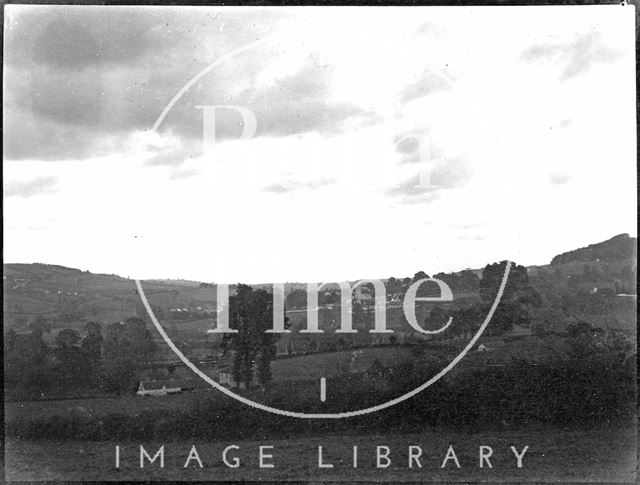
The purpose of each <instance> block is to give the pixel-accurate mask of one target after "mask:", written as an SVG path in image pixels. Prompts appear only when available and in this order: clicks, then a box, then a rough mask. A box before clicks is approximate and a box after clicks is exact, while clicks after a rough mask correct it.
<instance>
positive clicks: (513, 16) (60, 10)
mask: <svg viewBox="0 0 640 485" xmlns="http://www.w3.org/2000/svg"><path fill="white" fill-rule="evenodd" d="M5 12H6V16H5V29H4V32H5V39H4V42H5V43H4V46H5V51H4V93H3V96H4V140H3V141H4V148H3V151H4V153H3V158H4V164H3V174H4V229H5V231H4V251H5V252H4V258H5V261H6V262H44V263H52V264H62V265H65V266H71V267H77V268H80V269H88V270H90V271H94V272H105V273H117V274H121V275H124V276H131V277H139V278H152V277H171V278H187V279H196V280H203V281H216V282H237V281H245V282H266V281H338V280H342V279H355V278H365V277H371V278H376V277H388V276H390V275H396V276H406V275H412V274H413V273H415V272H416V271H418V270H424V271H426V272H428V273H435V272H439V271H443V270H444V271H448V270H460V269H463V268H467V267H482V266H484V265H485V264H486V263H488V262H492V261H496V260H502V259H511V260H515V261H517V262H518V263H520V264H544V263H547V262H548V261H549V260H550V258H551V257H552V256H553V255H555V254H557V253H559V252H562V251H565V250H569V249H573V248H575V247H579V246H583V245H586V244H589V243H593V242H597V241H600V240H603V239H606V238H609V237H611V236H613V235H615V234H618V233H621V232H628V233H631V234H632V235H636V233H637V228H636V165H635V160H636V145H635V62H634V10H633V7H632V6H626V7H621V6H592V7H491V8H489V7H487V8H477V7H476V8H462V7H456V8H434V7H429V8H388V7H387V8H380V9H375V8H366V9H365V8H288V9H280V8H265V9H257V8H250V9H241V8H219V7H215V8H213V7H211V8H200V7H189V8H186V7H178V8H168V7H69V6H46V7H43V6H15V5H8V6H6V7H5ZM214 105H215V106H236V107H241V108H242V109H244V110H247V111H249V112H251V113H253V115H254V116H255V120H256V130H255V134H254V135H253V136H252V137H251V138H248V136H244V137H243V136H242V135H243V134H246V133H245V128H246V125H245V124H244V123H243V118H242V116H241V115H240V113H239V112H238V110H236V109H229V108H226V109H220V110H217V111H216V120H215V121H216V123H215V135H216V143H215V145H213V146H212V147H211V146H210V148H209V149H208V150H206V151H205V150H204V144H203V118H204V109H202V108H198V106H214ZM209 132H210V131H209Z"/></svg>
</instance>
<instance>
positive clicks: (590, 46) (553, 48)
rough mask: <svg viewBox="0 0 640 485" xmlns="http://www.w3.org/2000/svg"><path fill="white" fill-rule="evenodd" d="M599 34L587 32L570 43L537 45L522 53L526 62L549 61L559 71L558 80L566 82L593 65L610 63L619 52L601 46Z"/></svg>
mask: <svg viewBox="0 0 640 485" xmlns="http://www.w3.org/2000/svg"><path fill="white" fill-rule="evenodd" d="M600 37H601V36H600V33H599V32H595V31H592V32H589V33H586V34H583V35H581V36H579V37H577V38H576V39H575V40H573V41H571V42H556V43H538V44H534V45H532V46H530V47H528V48H527V49H526V50H525V51H524V52H523V53H522V56H521V57H522V59H523V60H525V61H527V62H535V63H537V64H540V63H542V62H546V61H550V62H553V63H554V64H556V65H558V66H559V67H560V69H561V73H560V79H561V80H567V79H571V78H573V77H576V76H578V75H580V74H584V73H585V72H587V71H588V70H589V69H590V68H591V67H592V66H593V65H594V64H597V63H610V62H613V61H615V60H616V59H618V58H619V57H620V52H619V51H617V50H613V49H610V48H608V47H606V46H604V45H603V44H602V40H601V38H600Z"/></svg>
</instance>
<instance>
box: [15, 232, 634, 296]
mask: <svg viewBox="0 0 640 485" xmlns="http://www.w3.org/2000/svg"><path fill="white" fill-rule="evenodd" d="M620 236H628V237H629V238H631V239H637V235H632V234H629V233H624V232H623V233H619V234H616V235H614V236H611V237H610V238H607V239H604V240H602V241H596V242H593V243H591V244H600V243H603V242H607V241H610V240H612V239H614V238H617V237H620ZM576 249H581V248H573V249H567V250H565V251H560V252H558V253H556V255H555V256H557V255H560V254H564V253H566V252H571V251H574V250H576ZM502 261H505V260H498V261H492V262H487V263H486V264H485V265H484V266H481V267H477V268H463V269H458V270H452V271H435V272H431V271H429V270H428V269H418V270H416V272H417V271H425V273H427V275H429V276H431V277H433V276H434V275H435V274H438V273H461V272H462V271H482V270H483V269H484V268H485V267H486V266H487V265H489V264H495V263H500V262H502ZM512 262H513V263H515V264H518V265H519V266H524V267H525V268H527V269H529V268H532V267H542V266H550V265H551V261H549V262H548V263H536V264H529V263H527V262H524V263H523V262H518V261H512ZM12 264H15V265H18V264H20V265H42V266H57V267H60V268H64V269H70V270H76V271H82V272H89V273H90V274H94V275H104V276H115V277H118V278H123V279H128V280H132V281H133V280H135V279H138V280H140V281H141V282H145V281H156V282H163V281H185V282H190V283H206V284H214V285H217V284H226V285H230V286H233V285H238V284H246V285H249V286H259V285H270V284H290V285H296V284H307V283H313V281H261V282H240V281H238V282H234V283H232V282H229V281H222V282H219V281H201V280H192V279H188V278H163V277H151V278H132V277H130V276H125V275H122V274H117V273H105V272H94V271H90V270H88V269H81V268H74V267H71V266H65V265H62V264H56V263H43V262H40V261H37V262H31V263H21V262H10V263H7V262H4V263H3V266H4V265H12ZM414 274H415V273H414ZM412 276H413V275H409V274H408V275H405V276H400V275H398V276H396V275H389V276H385V277H374V278H371V279H375V280H380V281H386V280H388V279H389V278H391V277H395V278H397V279H401V278H407V277H408V278H411V277H412ZM363 279H365V278H348V279H345V280H329V281H326V282H325V283H328V284H335V283H338V281H348V282H355V281H360V280H363ZM315 283H319V282H318V281H316V282H315Z"/></svg>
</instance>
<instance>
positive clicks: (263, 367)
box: [222, 284, 288, 386]
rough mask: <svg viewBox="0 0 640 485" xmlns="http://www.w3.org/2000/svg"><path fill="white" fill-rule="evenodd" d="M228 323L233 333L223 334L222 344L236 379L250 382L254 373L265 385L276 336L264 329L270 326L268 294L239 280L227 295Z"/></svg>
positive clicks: (270, 296)
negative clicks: (230, 360) (228, 353)
mask: <svg viewBox="0 0 640 485" xmlns="http://www.w3.org/2000/svg"><path fill="white" fill-rule="evenodd" d="M229 327H230V328H231V329H233V330H237V333H229V334H225V336H224V338H223V340H222V347H223V349H224V350H225V351H228V352H230V353H232V355H233V377H234V379H235V380H236V382H238V383H242V384H245V385H246V386H250V385H251V384H252V383H253V381H254V377H257V379H258V381H259V382H260V383H261V384H262V385H265V386H266V385H268V384H269V382H270V381H271V361H272V360H273V359H274V357H275V355H276V342H277V340H278V338H279V334H275V333H267V332H266V331H267V330H269V329H271V328H273V296H272V294H271V293H268V292H267V291H265V290H256V289H253V288H252V287H251V286H248V285H243V284H239V285H238V287H237V290H236V294H235V295H233V296H231V297H230V298H229ZM285 328H288V321H287V320H286V319H285Z"/></svg>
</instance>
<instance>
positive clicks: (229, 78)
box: [3, 6, 288, 160]
mask: <svg viewBox="0 0 640 485" xmlns="http://www.w3.org/2000/svg"><path fill="white" fill-rule="evenodd" d="M7 13H8V15H7V17H8V18H7V22H6V24H5V26H6V28H5V57H4V62H5V82H4V87H5V98H4V109H5V116H4V119H5V122H6V123H5V136H4V149H3V152H4V157H5V159H8V160H21V159H38V160H68V159H86V158H91V157H94V156H97V155H102V154H106V153H105V152H107V153H109V152H113V151H114V150H115V151H119V150H121V149H122V147H123V140H126V139H127V138H128V137H129V136H130V135H131V133H132V132H133V131H141V130H144V129H149V128H150V127H151V126H152V124H153V122H154V121H155V119H156V118H157V117H158V115H159V114H160V113H161V112H162V110H163V109H164V107H165V106H166V104H167V102H168V101H169V100H170V99H171V98H172V97H173V96H174V95H175V94H176V92H177V91H178V90H179V89H180V88H181V87H182V86H184V85H185V83H186V82H188V81H189V79H190V78H192V77H193V76H194V75H196V74H197V73H198V72H199V71H201V70H202V69H203V68H204V67H205V66H207V65H209V64H210V63H211V62H213V61H215V60H216V59H219V58H220V57H221V56H223V55H224V54H228V53H229V52H232V51H233V50H235V49H237V48H238V47H240V46H243V45H246V44H248V43H250V42H252V41H254V40H255V39H256V38H259V37H263V36H267V35H269V33H270V32H272V31H275V30H277V28H278V26H279V25H280V24H279V20H282V19H283V18H286V17H287V15H288V14H287V13H286V12H283V11H276V10H275V9H274V10H272V11H264V10H261V11H259V12H258V11H237V12H230V11H229V12H225V14H220V15H218V12H216V11H215V9H208V10H206V11H203V10H201V9H184V10H180V11H176V10H175V9H150V8H146V7H145V8H142V7H100V8H97V7H91V6H86V7H85V6H82V7H75V6H38V7H31V6H9V8H8V9H7ZM253 54H254V55H251V56H246V58H244V59H239V60H234V62H228V63H226V64H225V66H221V67H220V69H216V72H215V73H213V74H212V76H211V79H209V81H210V82H209V83H208V84H206V85H205V87H204V90H205V91H207V92H208V93H212V95H213V96H214V98H215V99H214V101H217V102H214V103H212V104H229V100H228V97H229V96H230V95H233V94H235V91H234V89H237V87H238V86H240V87H242V86H244V85H251V84H252V83H251V80H252V79H254V78H255V76H256V74H257V72H258V71H259V70H260V69H262V68H264V66H265V65H266V63H267V62H268V60H269V57H268V56H267V55H265V53H264V52H262V53H261V52H257V51H256V52H255V53H253ZM212 86H213V87H216V86H217V89H211V87H212ZM194 88H195V87H194ZM201 88H202V86H201ZM200 91H202V89H201V90H200ZM200 91H198V90H197V89H194V92H195V93H196V94H199V93H200ZM216 96H217V98H216ZM185 98H186V99H185V102H186V104H185V105H184V106H181V108H182V109H175V110H172V112H173V111H175V112H176V114H177V115H178V116H177V117H175V116H174V117H173V118H172V117H171V116H169V117H168V119H167V127H169V128H171V124H172V123H173V125H178V126H179V127H180V128H183V129H185V128H186V130H187V132H186V133H184V132H183V133H182V135H183V137H185V138H186V137H199V136H200V133H201V132H202V126H201V120H200V118H199V117H198V113H197V110H195V109H194V107H193V104H202V103H193V96H191V97H189V96H186V97H185ZM179 104H180V103H179ZM235 104H237V103H235ZM176 108H179V107H176ZM185 118H189V119H190V118H193V122H192V123H191V124H189V123H184V122H183V120H184V119H185ZM183 125H186V127H185V126H183ZM223 131H224V130H223Z"/></svg>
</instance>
